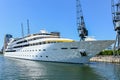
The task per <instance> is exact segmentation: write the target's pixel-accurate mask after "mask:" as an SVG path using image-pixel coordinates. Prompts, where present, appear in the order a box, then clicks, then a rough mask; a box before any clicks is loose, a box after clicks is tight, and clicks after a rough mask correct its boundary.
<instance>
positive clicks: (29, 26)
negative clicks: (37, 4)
mask: <svg viewBox="0 0 120 80" xmlns="http://www.w3.org/2000/svg"><path fill="white" fill-rule="evenodd" d="M27 28H28V35H29V34H30V26H29V20H28V19H27Z"/></svg>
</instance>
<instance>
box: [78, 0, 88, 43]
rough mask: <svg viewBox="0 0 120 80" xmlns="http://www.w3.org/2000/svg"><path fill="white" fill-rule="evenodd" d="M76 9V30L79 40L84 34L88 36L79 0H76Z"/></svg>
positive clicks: (83, 38)
mask: <svg viewBox="0 0 120 80" xmlns="http://www.w3.org/2000/svg"><path fill="white" fill-rule="evenodd" d="M76 9H77V30H78V34H79V37H80V41H84V40H85V38H86V36H88V30H87V29H86V26H85V21H84V17H83V12H82V7H81V4H80V0H76Z"/></svg>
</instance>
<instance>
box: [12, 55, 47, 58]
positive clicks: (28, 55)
mask: <svg viewBox="0 0 120 80" xmlns="http://www.w3.org/2000/svg"><path fill="white" fill-rule="evenodd" d="M14 56H16V57H17V56H23V57H25V56H26V57H43V56H41V55H40V56H37V55H14ZM45 57H46V58H48V56H45Z"/></svg>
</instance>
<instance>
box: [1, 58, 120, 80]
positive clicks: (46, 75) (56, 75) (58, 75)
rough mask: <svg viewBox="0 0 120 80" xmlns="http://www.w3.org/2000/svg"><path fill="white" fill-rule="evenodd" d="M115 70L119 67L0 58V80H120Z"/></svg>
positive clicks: (100, 64)
mask: <svg viewBox="0 0 120 80" xmlns="http://www.w3.org/2000/svg"><path fill="white" fill-rule="evenodd" d="M116 70H117V71H119V70H120V67H119V65H114V64H104V63H90V64H86V65H83V64H64V63H50V62H40V61H30V60H21V59H14V58H7V57H3V56H0V80H8V79H9V80H15V79H22V80H26V79H27V80H36V79H37V80H120V75H119V74H120V71H119V72H116ZM106 74H107V75H106ZM110 77H111V79H109V78H110Z"/></svg>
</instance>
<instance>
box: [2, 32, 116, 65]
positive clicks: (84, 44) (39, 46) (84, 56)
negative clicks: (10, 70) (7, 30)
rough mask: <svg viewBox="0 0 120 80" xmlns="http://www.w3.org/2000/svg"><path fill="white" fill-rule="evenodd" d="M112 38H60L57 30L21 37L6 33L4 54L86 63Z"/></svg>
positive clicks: (108, 43)
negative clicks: (81, 39)
mask: <svg viewBox="0 0 120 80" xmlns="http://www.w3.org/2000/svg"><path fill="white" fill-rule="evenodd" d="M113 42H114V41H113V40H100V41H98V40H94V39H90V38H89V39H88V40H86V41H75V40H72V39H68V38H61V37H60V33H59V32H50V33H48V32H47V31H45V30H41V31H40V32H39V33H36V34H31V35H28V36H26V37H23V38H13V37H12V35H10V34H7V35H6V36H5V42H4V56H7V57H14V58H21V59H29V60H40V61H50V62H65V63H87V62H89V59H90V58H91V57H93V56H95V55H96V54H98V53H99V52H100V51H102V50H103V49H105V48H107V47H109V46H110V45H111V44H113Z"/></svg>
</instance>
